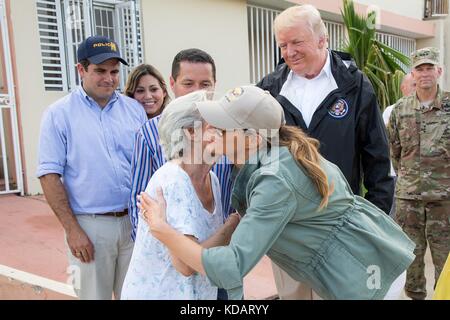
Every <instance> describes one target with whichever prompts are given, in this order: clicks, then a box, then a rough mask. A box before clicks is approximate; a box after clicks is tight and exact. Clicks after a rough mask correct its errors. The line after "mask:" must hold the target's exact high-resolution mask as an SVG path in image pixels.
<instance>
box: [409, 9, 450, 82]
mask: <svg viewBox="0 0 450 320" xmlns="http://www.w3.org/2000/svg"><path fill="white" fill-rule="evenodd" d="M435 24H436V36H435V37H434V38H429V39H420V40H418V41H417V48H418V49H420V48H424V47H436V48H438V49H439V50H440V52H441V55H440V60H441V65H442V76H441V79H440V85H441V87H442V88H443V89H445V90H447V91H449V90H450V70H449V69H448V67H449V66H450V33H449V32H448V30H450V16H447V17H446V18H445V19H440V20H436V21H435Z"/></svg>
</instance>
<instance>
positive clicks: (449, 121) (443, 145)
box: [388, 88, 450, 200]
mask: <svg viewBox="0 0 450 320" xmlns="http://www.w3.org/2000/svg"><path fill="white" fill-rule="evenodd" d="M388 133H389V142H390V146H391V156H392V162H393V165H394V169H395V171H396V172H397V176H398V180H397V187H396V197H397V198H402V199H415V200H448V199H450V93H449V92H445V91H441V90H440V89H439V88H438V93H437V95H436V98H435V100H434V101H433V103H432V104H431V105H430V106H429V107H428V108H422V107H421V104H420V102H419V100H418V99H417V97H416V95H415V94H414V95H411V96H409V97H405V98H402V99H400V100H399V101H398V102H397V103H396V105H395V106H394V110H393V112H392V114H391V118H390V120H389V125H388Z"/></svg>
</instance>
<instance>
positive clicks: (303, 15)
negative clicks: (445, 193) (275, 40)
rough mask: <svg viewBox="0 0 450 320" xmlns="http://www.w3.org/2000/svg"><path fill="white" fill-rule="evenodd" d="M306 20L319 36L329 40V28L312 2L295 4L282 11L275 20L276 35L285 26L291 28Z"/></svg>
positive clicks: (312, 30) (313, 31)
mask: <svg viewBox="0 0 450 320" xmlns="http://www.w3.org/2000/svg"><path fill="white" fill-rule="evenodd" d="M299 22H304V23H306V25H307V26H308V27H309V29H310V30H311V32H312V33H313V34H314V35H316V36H317V37H319V38H321V37H323V38H324V39H326V40H328V30H327V28H326V27H325V24H324V22H323V20H322V18H321V16H320V12H319V10H317V9H316V8H315V7H314V6H312V5H310V4H304V5H299V6H293V7H290V8H287V9H286V10H284V11H283V12H281V13H280V14H279V15H278V16H277V17H276V18H275V21H274V24H273V29H274V32H275V35H277V34H278V32H279V31H280V30H281V29H283V28H290V27H293V26H295V25H297V24H298V23H299Z"/></svg>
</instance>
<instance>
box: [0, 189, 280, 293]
mask: <svg viewBox="0 0 450 320" xmlns="http://www.w3.org/2000/svg"><path fill="white" fill-rule="evenodd" d="M0 250H1V251H0V300H1V299H73V297H72V296H71V292H72V290H71V289H70V286H68V285H67V284H66V282H67V281H68V280H69V278H68V277H69V275H68V274H67V273H66V270H67V266H68V264H67V258H66V251H65V247H64V232H63V229H62V227H61V226H60V224H59V222H58V220H57V219H56V217H55V216H54V215H53V213H52V211H51V209H50V207H49V206H48V204H47V202H46V201H45V199H44V198H43V197H42V196H36V197H19V196H15V195H8V196H0ZM27 282H28V283H29V282H31V283H32V284H33V285H29V284H27ZM49 289H50V290H49ZM55 291H58V292H59V293H57V292H55ZM62 293H64V294H62ZM72 294H73V293H72ZM244 294H245V297H246V299H249V300H254V299H266V298H270V297H273V296H274V295H276V289H275V283H274V281H273V277H272V269H271V264H270V261H269V259H268V258H266V257H264V258H263V259H262V260H261V261H260V263H259V264H258V265H257V266H256V267H255V268H254V269H253V270H252V271H251V272H250V273H249V274H248V275H247V277H246V278H245V279H244Z"/></svg>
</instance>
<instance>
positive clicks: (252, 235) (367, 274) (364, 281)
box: [141, 86, 415, 299]
mask: <svg viewBox="0 0 450 320" xmlns="http://www.w3.org/2000/svg"><path fill="white" fill-rule="evenodd" d="M195 106H196V107H197V110H198V112H199V113H200V114H201V117H202V118H203V120H204V121H205V122H206V123H207V125H206V126H205V128H206V130H208V132H211V129H215V130H216V135H215V136H214V137H213V138H211V137H210V139H209V141H211V144H212V145H213V146H214V147H211V146H209V147H208V149H211V150H214V153H215V154H216V155H221V154H226V155H227V157H228V158H229V159H230V160H231V161H232V162H233V164H234V165H235V168H236V170H237V172H236V177H235V181H234V187H233V195H232V204H233V207H234V208H236V209H237V211H238V212H239V214H240V215H241V216H242V219H241V221H240V223H239V225H238V226H237V228H236V230H235V231H234V233H233V235H232V237H231V241H230V243H229V244H228V245H222V246H219V247H215V248H208V249H207V248H204V247H202V246H200V245H199V244H197V243H195V242H193V241H191V240H190V239H186V238H185V237H183V236H182V235H181V234H180V233H179V232H177V231H176V230H175V229H174V228H173V227H172V226H171V225H170V224H169V223H167V221H166V215H165V200H164V197H163V196H162V195H161V193H157V201H155V200H152V199H151V198H150V197H149V196H148V195H147V194H145V193H142V198H141V201H142V202H141V210H142V216H143V217H144V219H145V220H146V221H147V223H148V224H149V227H150V231H151V233H152V236H153V237H155V238H157V239H158V240H159V241H161V242H162V243H163V244H164V245H166V246H167V248H168V250H169V251H170V252H171V253H172V254H173V255H174V256H176V257H177V258H178V259H180V260H181V261H182V262H183V263H185V264H186V265H188V266H189V267H190V268H192V269H193V270H195V271H197V272H199V273H200V274H204V275H206V276H207V277H208V279H209V281H211V283H213V284H215V285H216V286H219V287H221V288H225V289H226V290H227V291H228V296H229V298H231V299H241V298H242V292H243V291H242V284H243V278H244V276H245V275H246V274H247V273H248V272H249V271H250V270H251V269H252V268H253V267H254V266H255V265H256V263H258V261H259V260H260V259H261V258H262V257H263V255H265V254H267V255H268V256H269V258H271V259H272V261H273V262H274V263H275V264H276V265H278V266H279V267H280V268H281V269H283V270H284V271H286V272H287V273H288V274H289V275H290V276H291V277H292V278H294V279H295V280H297V281H301V282H305V283H306V284H308V285H309V286H310V287H311V288H313V289H314V291H316V292H317V293H318V294H319V295H320V296H321V297H322V298H324V299H396V298H398V297H399V295H400V293H401V291H402V289H403V284H404V282H405V279H406V269H407V268H408V266H409V265H410V264H411V263H412V262H413V260H414V257H415V256H414V253H413V251H414V247H415V244H414V243H413V242H412V241H411V240H410V239H409V238H408V237H407V236H406V234H405V233H404V232H403V231H402V230H401V228H400V227H399V226H398V225H397V224H396V223H395V222H394V221H393V220H392V219H391V218H390V217H389V216H388V215H386V214H385V213H384V212H383V211H381V210H380V209H378V208H377V207H376V206H375V205H373V204H372V203H370V202H369V201H367V200H365V199H364V198H362V197H360V196H357V195H354V194H353V192H352V189H351V188H350V186H349V184H348V182H347V180H346V179H345V177H344V175H343V174H342V172H341V171H340V170H339V168H338V167H337V166H336V165H334V164H332V163H331V162H329V161H327V160H326V159H324V158H323V157H322V156H321V155H320V153H319V152H318V145H319V143H318V141H317V140H315V139H312V138H310V137H308V136H307V135H306V134H305V133H303V132H302V131H301V130H300V129H298V128H296V127H291V126H286V125H285V124H284V123H285V121H284V112H283V109H282V107H281V106H280V104H279V103H278V102H277V100H275V98H273V97H272V96H271V95H270V94H269V93H268V92H265V91H263V90H261V89H259V88H257V87H253V86H244V87H239V88H235V89H234V90H232V91H230V92H228V93H227V94H226V95H225V96H224V97H223V98H221V99H220V100H216V101H201V102H196V103H195ZM164 196H165V195H164Z"/></svg>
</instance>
